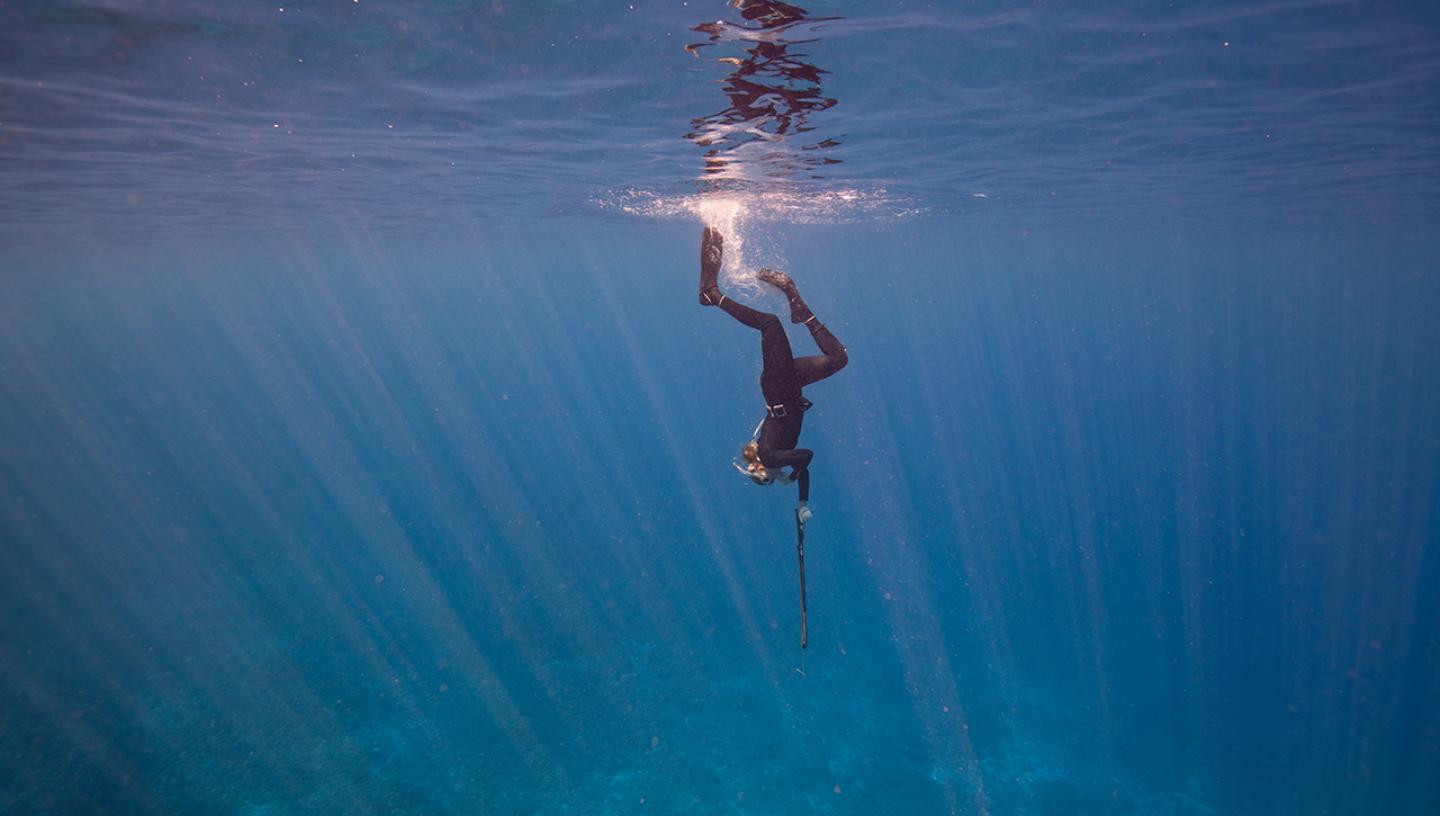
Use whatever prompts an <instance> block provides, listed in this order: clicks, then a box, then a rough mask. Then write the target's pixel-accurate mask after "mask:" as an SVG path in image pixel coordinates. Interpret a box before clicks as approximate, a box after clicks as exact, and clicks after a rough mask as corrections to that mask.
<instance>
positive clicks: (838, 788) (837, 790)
mask: <svg viewBox="0 0 1440 816" xmlns="http://www.w3.org/2000/svg"><path fill="white" fill-rule="evenodd" d="M835 795H836V796H839V795H840V786H839V785H836V786H835Z"/></svg>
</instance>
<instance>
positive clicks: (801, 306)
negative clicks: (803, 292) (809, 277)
mask: <svg viewBox="0 0 1440 816" xmlns="http://www.w3.org/2000/svg"><path fill="white" fill-rule="evenodd" d="M755 277H757V278H759V279H760V280H762V281H765V282H766V283H768V284H770V285H771V286H773V287H775V288H776V289H779V290H780V291H782V292H784V293H785V298H786V299H787V300H789V301H790V322H791V323H804V322H806V321H808V320H811V319H813V318H814V317H815V315H814V313H812V312H811V311H810V307H809V306H807V305H805V299H804V298H802V297H800V288H799V287H797V286H796V285H795V281H793V280H791V279H790V276H789V275H787V274H785V273H784V272H777V271H776V270H774V269H761V270H760V271H759V272H757V273H756V275H755Z"/></svg>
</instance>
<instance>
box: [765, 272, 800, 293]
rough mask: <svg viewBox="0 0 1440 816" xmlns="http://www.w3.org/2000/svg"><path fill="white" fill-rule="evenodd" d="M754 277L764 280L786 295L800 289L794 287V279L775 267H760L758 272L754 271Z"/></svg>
mask: <svg viewBox="0 0 1440 816" xmlns="http://www.w3.org/2000/svg"><path fill="white" fill-rule="evenodd" d="M755 277H757V278H759V279H760V280H762V281H765V282H766V283H768V284H770V285H771V286H773V287H775V288H776V289H779V290H780V291H782V292H784V293H785V294H787V295H788V294H790V293H791V292H796V293H798V292H799V291H800V290H798V289H796V288H795V281H794V280H792V279H791V278H790V276H789V275H787V274H785V273H784V272H781V271H779V270H777V269H770V268H769V267H765V268H762V269H761V270H760V271H759V272H756V273H755Z"/></svg>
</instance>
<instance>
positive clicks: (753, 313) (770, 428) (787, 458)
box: [720, 297, 849, 501]
mask: <svg viewBox="0 0 1440 816" xmlns="http://www.w3.org/2000/svg"><path fill="white" fill-rule="evenodd" d="M720 308H721V309H723V310H724V311H725V313H726V314H728V315H730V316H731V317H733V318H735V319H736V320H738V321H740V322H741V323H744V324H745V325H747V326H749V327H750V328H752V329H759V330H760V355H761V358H762V360H763V368H762V369H761V371H760V392H761V393H762V394H764V396H765V405H766V413H765V422H764V423H762V424H761V426H760V463H761V464H762V465H764V466H765V467H767V468H782V467H789V468H793V469H794V471H793V473H792V475H793V476H794V477H795V479H796V481H798V482H799V485H800V501H808V500H809V499H810V460H811V459H813V458H814V456H815V452H814V451H810V450H806V449H805V448H797V447H795V445H796V444H797V443H799V441H800V426H801V425H802V424H804V421H805V410H806V409H807V408H809V407H810V401H809V400H807V399H805V397H804V396H803V395H801V393H800V389H801V388H803V387H804V386H807V385H809V384H810V383H813V382H818V381H819V380H823V379H825V378H826V377H828V376H830V375H831V374H834V373H835V372H837V371H839V370H840V369H842V368H844V367H845V364H846V363H847V362H849V357H848V356H847V355H846V354H845V348H844V347H843V346H841V345H840V341H839V340H836V339H835V335H833V334H831V333H830V330H829V329H827V328H825V326H824V324H822V323H821V322H820V321H819V320H817V319H815V318H814V317H811V318H810V319H809V320H807V321H805V326H806V328H808V329H810V336H811V337H813V338H815V345H817V346H819V347H820V351H821V354H819V355H817V356H814V357H795V356H794V355H793V354H792V353H791V351H790V339H789V338H788V337H786V336H785V327H784V326H783V325H782V324H781V323H780V318H778V317H776V316H775V315H773V314H768V313H766V312H762V311H759V310H757V309H752V308H750V307H749V306H745V305H743V304H740V303H736V302H735V301H733V300H731V299H730V298H728V297H722V298H721V299H720Z"/></svg>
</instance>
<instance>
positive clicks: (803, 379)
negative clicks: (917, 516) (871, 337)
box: [795, 315, 850, 385]
mask: <svg viewBox="0 0 1440 816" xmlns="http://www.w3.org/2000/svg"><path fill="white" fill-rule="evenodd" d="M805 327H806V328H808V329H810V336H811V337H813V338H814V339H815V345H816V346H819V347H820V355H819V356H816V357H800V358H798V359H797V360H795V372H796V374H797V375H798V376H799V377H800V384H801V385H809V384H810V383H813V382H819V381H820V380H823V379H825V378H826V377H828V376H830V375H831V374H834V373H835V372H837V371H839V370H840V369H842V368H844V367H845V364H846V363H848V362H850V355H849V354H847V353H846V352H845V347H844V346H842V345H840V341H839V340H836V339H835V335H833V334H831V333H830V330H829V329H827V328H825V324H824V323H821V322H820V321H819V320H817V319H816V318H815V316H814V315H811V317H810V319H809V320H807V321H805Z"/></svg>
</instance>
